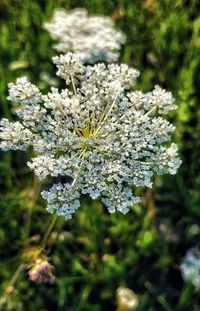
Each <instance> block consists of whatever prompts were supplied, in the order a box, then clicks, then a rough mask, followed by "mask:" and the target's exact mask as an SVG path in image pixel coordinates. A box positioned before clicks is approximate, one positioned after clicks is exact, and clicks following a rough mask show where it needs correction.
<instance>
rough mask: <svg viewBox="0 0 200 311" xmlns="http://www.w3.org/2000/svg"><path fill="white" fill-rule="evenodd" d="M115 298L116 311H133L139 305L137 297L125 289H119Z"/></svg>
mask: <svg viewBox="0 0 200 311" xmlns="http://www.w3.org/2000/svg"><path fill="white" fill-rule="evenodd" d="M116 296H117V306H118V309H117V311H131V310H135V309H136V308H137V306H138V304H139V299H138V296H137V295H136V294H135V293H134V292H133V291H132V290H131V289H130V288H126V287H119V288H118V289H117V292H116Z"/></svg>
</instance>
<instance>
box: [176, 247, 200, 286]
mask: <svg viewBox="0 0 200 311" xmlns="http://www.w3.org/2000/svg"><path fill="white" fill-rule="evenodd" d="M180 269H181V273H182V276H183V279H184V280H186V281H190V282H192V283H193V285H194V286H195V287H196V288H197V289H200V251H199V250H198V249H196V248H190V249H189V250H188V251H187V253H186V255H185V257H184V259H183V261H182V263H181V265H180Z"/></svg>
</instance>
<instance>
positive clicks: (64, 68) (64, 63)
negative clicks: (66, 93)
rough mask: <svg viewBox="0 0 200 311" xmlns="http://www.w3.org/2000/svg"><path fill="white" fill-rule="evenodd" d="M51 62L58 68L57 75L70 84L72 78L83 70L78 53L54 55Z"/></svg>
mask: <svg viewBox="0 0 200 311" xmlns="http://www.w3.org/2000/svg"><path fill="white" fill-rule="evenodd" d="M53 62H54V64H55V65H56V66H57V68H58V71H57V75H58V76H59V77H61V78H62V79H64V80H65V81H66V84H70V83H71V79H72V78H75V77H78V76H79V75H82V74H83V73H84V71H85V67H84V66H83V65H82V64H81V57H80V56H79V55H78V54H73V53H70V52H69V53H67V54H65V55H61V56H55V57H53Z"/></svg>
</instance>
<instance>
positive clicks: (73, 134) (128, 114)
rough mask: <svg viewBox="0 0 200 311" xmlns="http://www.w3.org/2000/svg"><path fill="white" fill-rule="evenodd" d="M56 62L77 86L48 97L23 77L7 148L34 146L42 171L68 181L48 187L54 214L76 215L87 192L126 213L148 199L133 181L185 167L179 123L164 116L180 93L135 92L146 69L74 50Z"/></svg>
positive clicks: (4, 130) (3, 134)
mask: <svg viewBox="0 0 200 311" xmlns="http://www.w3.org/2000/svg"><path fill="white" fill-rule="evenodd" d="M54 62H55V63H56V65H57V67H58V75H59V76H60V77H62V78H64V79H65V81H66V83H67V85H68V84H70V85H69V87H68V88H66V89H64V90H61V91H59V90H58V89H56V88H52V89H51V91H50V92H49V93H48V94H47V95H41V94H40V93H39V91H37V92H36V89H37V88H34V86H33V85H32V84H30V83H29V82H27V80H25V79H24V78H22V79H23V80H17V83H16V84H15V87H14V85H13V86H12V88H10V95H9V97H10V98H16V97H17V100H18V103H19V104H20V106H19V108H18V110H17V114H18V116H19V117H20V118H21V122H19V121H18V122H9V121H8V120H6V119H3V120H2V121H1V125H0V138H1V139H2V143H1V148H2V149H3V150H8V149H14V150H15V149H21V150H24V149H25V148H27V147H28V146H32V147H33V149H34V151H35V153H36V154H37V156H36V157H34V158H32V159H31V161H29V162H28V165H29V167H30V168H31V169H32V170H33V171H34V172H35V174H36V175H37V176H38V177H39V178H40V179H41V180H42V179H44V178H46V177H48V176H52V177H59V176H60V177H61V176H62V179H63V178H64V179H65V182H64V183H62V182H61V181H60V182H59V183H54V184H53V185H52V187H51V188H50V189H49V190H48V189H47V190H45V191H43V193H42V196H43V198H44V199H46V200H47V202H48V208H47V209H48V211H49V212H56V213H57V214H58V215H63V216H64V217H65V218H67V219H68V218H71V215H72V214H73V213H74V212H75V211H76V209H77V208H78V207H79V206H80V195H81V194H87V195H89V196H90V197H91V198H92V199H96V198H98V197H99V198H101V200H102V202H103V203H104V204H105V205H106V206H107V208H108V210H109V211H110V212H114V211H116V210H118V211H120V212H122V213H126V212H127V211H128V209H129V208H130V207H131V206H132V205H133V204H136V203H138V202H139V201H140V198H139V197H137V196H134V194H133V191H132V188H133V186H135V187H140V186H142V187H144V186H145V187H151V186H152V177H153V175H154V174H155V173H157V174H164V173H170V174H175V173H176V170H177V168H178V167H179V166H180V163H181V161H180V160H179V159H178V157H177V146H176V145H175V144H174V143H172V144H171V145H170V144H169V141H170V140H171V133H172V132H173V131H174V126H173V125H172V124H170V123H169V122H168V121H167V120H165V119H164V118H163V115H165V114H166V113H167V112H168V111H170V110H172V109H175V108H176V106H175V104H174V99H173V97H172V95H171V93H169V92H167V91H165V90H163V89H161V88H160V87H159V86H156V87H155V88H154V90H153V91H152V92H148V93H142V92H138V91H135V92H133V91H131V86H132V85H133V83H134V82H135V80H136V78H137V77H138V75H139V72H138V71H137V70H135V69H134V68H129V67H128V66H127V65H124V64H121V65H119V64H110V65H108V66H106V65H105V64H97V65H94V66H93V67H91V66H86V65H83V64H82V62H80V61H79V60H78V56H77V55H73V54H71V53H69V54H67V55H65V56H60V57H57V58H56V60H55V59H54ZM23 81H24V85H23V90H24V91H23V93H22V94H23V95H22V99H21V98H20V96H19V95H18V94H20V92H18V91H17V90H18V86H19V90H21V84H22V83H21V82H23ZM74 81H76V84H75V83H74ZM28 83H29V84H28ZM27 88H29V90H28V89H27ZM16 94H17V96H16ZM24 94H27V98H26V96H24ZM31 94H32V95H31ZM39 94H40V102H39V101H38V96H39ZM30 97H31V101H30ZM22 100H23V102H22ZM15 101H16V99H15ZM33 105H35V107H36V110H35V113H34V114H32V112H33Z"/></svg>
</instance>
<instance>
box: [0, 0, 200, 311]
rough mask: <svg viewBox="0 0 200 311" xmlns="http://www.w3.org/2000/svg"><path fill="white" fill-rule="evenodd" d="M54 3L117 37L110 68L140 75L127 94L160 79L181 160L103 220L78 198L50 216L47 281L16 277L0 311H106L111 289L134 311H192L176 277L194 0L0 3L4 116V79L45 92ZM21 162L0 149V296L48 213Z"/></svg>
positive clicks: (97, 209) (197, 46) (191, 183)
mask: <svg viewBox="0 0 200 311" xmlns="http://www.w3.org/2000/svg"><path fill="white" fill-rule="evenodd" d="M56 7H65V8H66V9H70V8H76V7H85V8H87V9H88V10H89V12H90V14H101V15H110V16H112V17H113V18H114V19H115V20H116V24H117V26H118V27H119V28H120V29H122V30H123V31H124V32H125V34H126V35H127V43H126V45H125V47H124V48H123V50H122V54H121V61H122V62H127V63H128V64H129V65H132V66H135V67H136V68H137V69H139V70H140V72H141V77H140V79H139V81H138V85H137V88H139V89H142V90H150V89H152V87H153V85H154V84H160V85H161V86H163V87H165V88H167V89H168V90H170V91H172V92H173V94H174V96H175V97H176V99H177V105H178V110H177V111H176V112H174V113H173V114H172V115H171V116H170V117H171V119H172V120H173V122H174V123H175V124H176V126H177V130H176V134H175V137H174V139H175V141H176V142H177V143H178V145H179V147H180V157H181V158H182V160H183V164H182V166H181V168H180V169H179V171H178V173H177V175H176V176H164V177H162V178H156V180H155V186H154V188H153V189H152V190H151V191H144V192H143V201H142V204H141V205H138V206H135V207H133V208H132V210H131V211H130V212H129V213H128V214H127V215H125V216H123V215H121V214H119V213H116V214H114V215H110V214H108V213H107V212H106V211H105V210H104V208H103V207H102V206H101V205H100V204H99V203H98V202H92V201H88V199H87V198H83V201H82V207H81V208H80V209H79V211H78V212H77V213H76V214H75V215H74V217H73V219H72V220H70V221H67V222H66V221H65V220H63V219H62V218H59V220H58V221H57V223H56V226H55V228H54V230H53V232H52V234H51V235H50V238H49V240H48V243H47V247H46V251H47V256H49V258H50V262H51V263H52V264H53V265H54V266H55V270H54V273H55V275H56V282H55V284H54V285H53V286H52V285H44V284H39V285H38V284H34V283H31V282H30V281H29V280H28V277H27V275H26V274H22V275H21V277H20V278H19V279H18V281H17V282H16V284H15V286H14V287H15V290H14V291H13V292H12V293H11V294H8V295H7V303H5V305H4V307H0V310H6V311H7V310H15V311H21V310H22V311H23V310H26V311H36V310H37V311H42V310H43V311H44V310H48V311H55V310H60V311H61V310H63V311H64V310H65V311H66V310H72V311H81V310H86V311H101V310H104V311H106V310H109V311H110V310H116V308H117V306H116V289H117V288H118V287H119V286H124V287H129V288H131V289H132V290H133V291H134V292H135V293H136V294H137V295H138V297H139V300H140V304H139V306H138V308H137V311H197V310H200V298H199V296H198V292H196V291H195V289H194V287H193V286H192V285H191V284H185V283H184V281H183V280H182V278H181V274H180V270H179V263H180V261H181V260H182V258H183V257H184V254H185V252H186V250H187V249H188V248H189V247H191V246H194V245H197V246H198V245H199V239H198V237H199V233H200V175H199V172H200V157H199V151H200V108H199V107H200V17H199V10H200V3H199V1H197V0H191V1H186V0H185V1H184V0H175V1H168V0H162V1H161V0H140V1H139V0H135V1H130V0H115V1H111V0H93V1H91V0H73V1H72V0H65V1H64V0H60V1H59V0H35V1H29V0H23V1H19V0H0V59H1V66H0V102H1V105H0V113H1V114H2V116H4V117H7V118H9V119H12V118H15V117H14V116H13V115H12V113H11V111H12V107H11V104H10V103H9V102H8V101H7V99H6V97H7V83H8V82H12V81H15V79H16V77H18V76H22V75H27V76H29V78H30V80H31V81H32V82H33V83H36V84H37V85H38V86H39V87H40V89H41V90H42V91H45V90H46V89H48V85H47V84H46V83H45V82H44V81H42V80H41V76H40V74H41V72H48V73H49V75H50V76H52V77H54V76H55V68H54V67H53V65H52V63H51V57H52V56H53V55H56V51H55V50H53V48H52V45H53V42H52V40H51V39H50V37H49V35H48V33H46V31H45V30H44V29H43V28H42V24H43V23H44V21H47V20H49V19H50V18H51V16H52V12H53V10H54V8H56ZM27 158H28V155H27V154H24V153H22V152H7V153H3V152H2V153H1V162H0V188H1V194H0V215H1V217H0V248H1V251H0V252H1V255H0V280H1V282H0V293H1V295H0V299H1V297H3V295H4V294H3V293H5V288H6V287H7V285H8V283H9V281H10V280H11V279H12V276H13V274H14V273H15V271H16V270H17V267H18V266H19V265H20V262H21V254H22V251H23V249H24V247H25V245H26V243H27V242H26V241H27V237H28V236H29V237H31V240H30V244H31V245H37V243H38V241H39V240H40V239H41V236H42V235H43V234H44V233H45V231H46V229H47V227H48V223H49V222H50V219H51V217H52V216H51V215H49V214H48V213H47V212H46V210H45V203H44V202H43V201H42V199H41V198H40V196H39V197H38V194H37V189H35V187H36V186H37V184H36V185H35V181H34V179H33V176H32V175H31V173H30V172H29V170H28V168H27V167H26V160H27ZM30 202H32V203H30ZM31 204H32V205H33V206H31ZM32 207H33V208H32ZM30 219H31V224H30V226H29V221H30ZM1 308H3V309H1Z"/></svg>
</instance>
